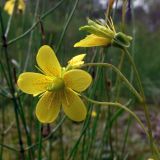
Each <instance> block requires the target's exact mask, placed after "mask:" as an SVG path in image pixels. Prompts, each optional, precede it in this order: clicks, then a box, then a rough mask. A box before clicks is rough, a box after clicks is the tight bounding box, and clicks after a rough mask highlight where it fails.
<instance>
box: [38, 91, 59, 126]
mask: <svg viewBox="0 0 160 160" xmlns="http://www.w3.org/2000/svg"><path fill="white" fill-rule="evenodd" d="M60 105H61V103H60V99H59V95H58V94H56V93H53V92H46V93H44V95H43V96H42V97H41V99H40V100H39V102H38V103H37V106H36V116H37V118H38V120H39V121H40V122H41V123H51V122H53V121H54V120H55V119H56V118H57V116H58V114H59V111H60Z"/></svg>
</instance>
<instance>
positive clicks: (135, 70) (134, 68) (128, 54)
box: [123, 48, 154, 154]
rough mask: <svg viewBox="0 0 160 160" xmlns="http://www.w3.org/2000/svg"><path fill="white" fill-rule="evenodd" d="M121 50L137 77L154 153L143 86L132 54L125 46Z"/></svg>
mask: <svg viewBox="0 0 160 160" xmlns="http://www.w3.org/2000/svg"><path fill="white" fill-rule="evenodd" d="M123 50H124V52H125V53H126V55H127V57H128V60H129V62H130V64H131V65H132V67H133V70H134V72H135V75H136V78H137V82H138V86H139V90H140V92H141V97H142V104H143V109H144V113H145V117H146V121H147V126H148V131H149V140H150V147H151V149H152V153H153V154H154V148H153V136H152V127H151V122H150V116H149V110H148V106H147V105H146V100H145V95H144V90H143V87H142V82H141V79H140V76H139V73H138V70H137V67H136V65H135V63H134V61H133V59H132V56H131V55H130V53H129V52H128V50H127V49H126V48H123Z"/></svg>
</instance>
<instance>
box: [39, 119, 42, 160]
mask: <svg viewBox="0 0 160 160" xmlns="http://www.w3.org/2000/svg"><path fill="white" fill-rule="evenodd" d="M38 123H39V122H38ZM41 129H42V125H41V123H39V125H38V134H39V135H38V160H41V159H42V130H41Z"/></svg>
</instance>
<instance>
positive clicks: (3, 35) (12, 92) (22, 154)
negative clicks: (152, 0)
mask: <svg viewBox="0 0 160 160" xmlns="http://www.w3.org/2000/svg"><path fill="white" fill-rule="evenodd" d="M0 22H1V30H2V38H3V39H2V41H3V47H4V56H5V60H6V65H7V71H8V77H9V89H10V93H11V95H12V98H13V99H12V100H13V104H14V112H15V118H16V124H17V131H18V139H19V145H20V153H21V158H22V159H24V158H25V155H24V147H23V141H22V135H21V129H20V124H19V118H18V104H17V102H16V98H15V89H14V85H13V81H12V79H13V78H12V72H11V66H10V60H9V56H8V45H7V39H6V38H7V37H5V31H4V25H3V24H4V23H3V19H2V15H1V7H0Z"/></svg>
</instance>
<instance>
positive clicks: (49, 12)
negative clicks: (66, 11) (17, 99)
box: [7, 0, 65, 45]
mask: <svg viewBox="0 0 160 160" xmlns="http://www.w3.org/2000/svg"><path fill="white" fill-rule="evenodd" d="M64 1H65V0H61V1H59V2H58V3H57V4H56V5H55V6H54V7H52V8H51V9H50V10H48V11H47V12H45V13H44V14H43V15H42V16H40V18H39V19H40V20H43V19H45V18H46V17H47V16H48V15H49V14H51V13H52V12H54V11H55V10H56V9H57V8H58V7H59V6H60V5H61V4H62V3H63V2H64ZM38 24H39V21H37V22H35V23H34V24H33V25H32V26H31V27H30V28H29V29H28V30H27V31H25V32H24V33H22V34H21V35H20V36H18V37H16V38H14V39H11V40H10V41H8V43H7V44H8V45H11V44H13V43H15V42H17V41H18V40H20V39H22V38H24V37H25V36H27V35H28V34H29V33H30V32H31V31H32V30H33V29H35V28H36V27H37V26H38Z"/></svg>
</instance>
